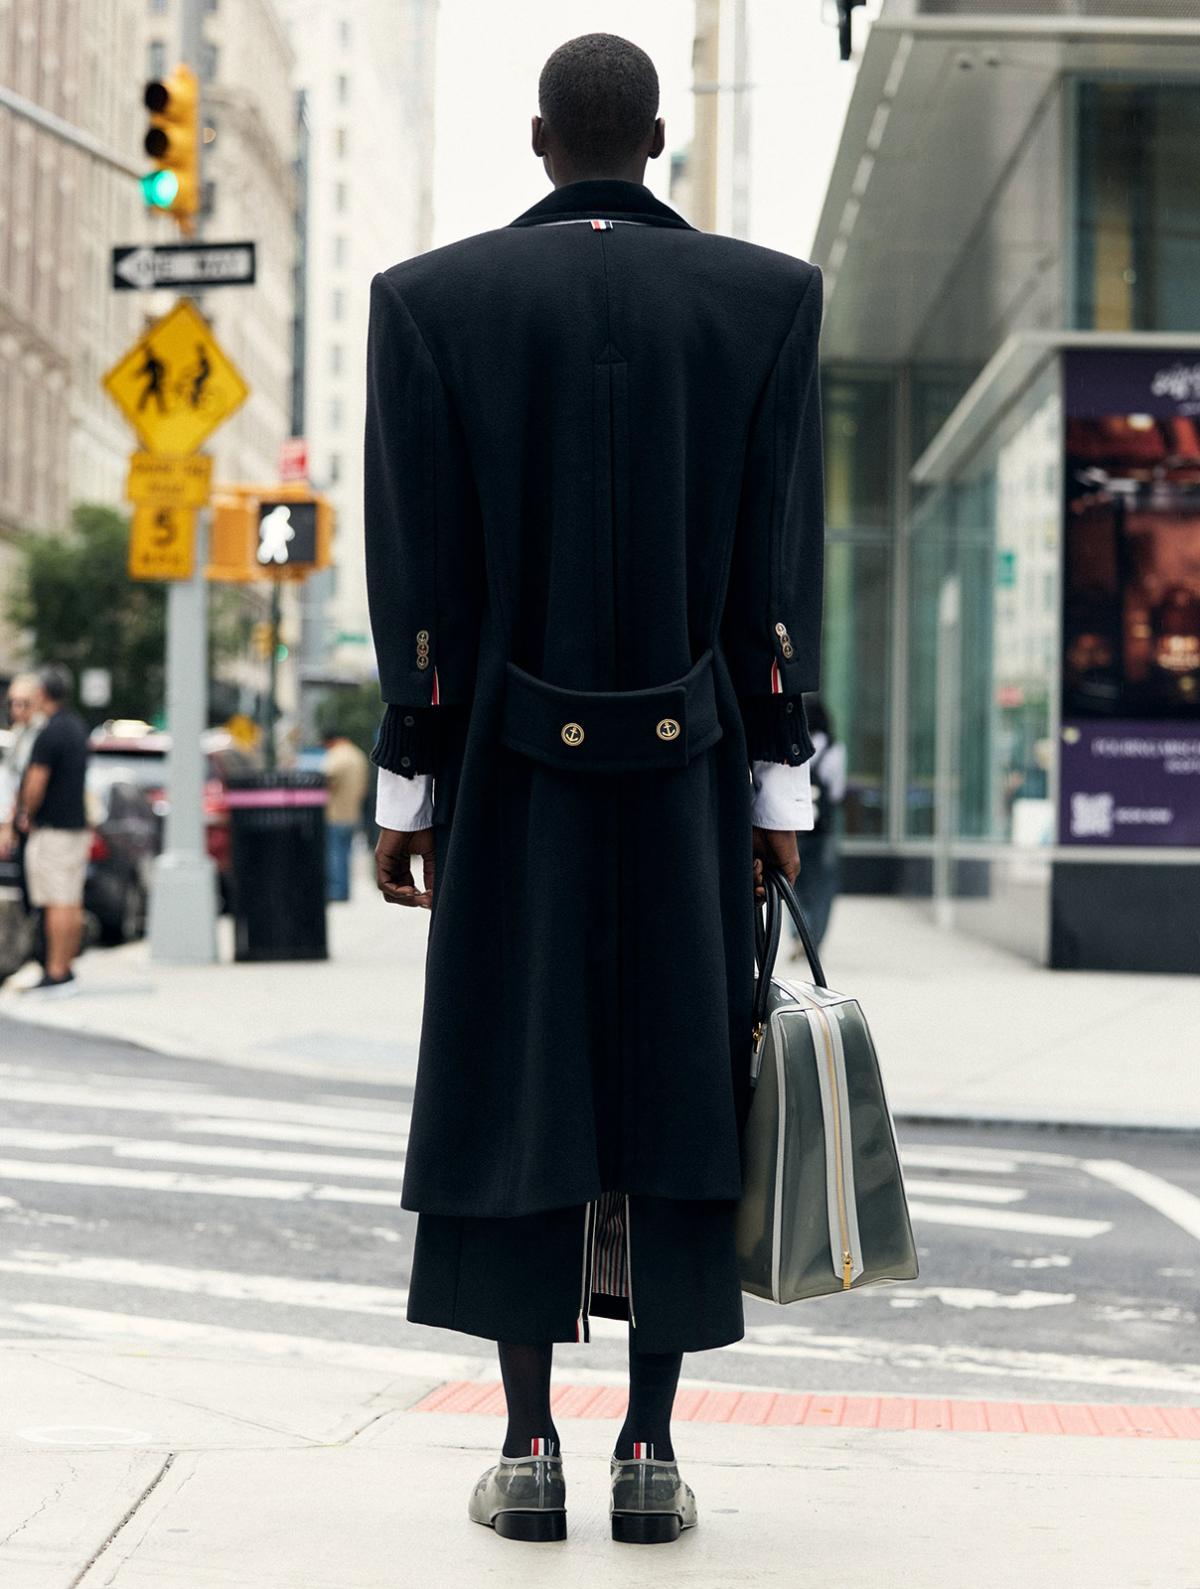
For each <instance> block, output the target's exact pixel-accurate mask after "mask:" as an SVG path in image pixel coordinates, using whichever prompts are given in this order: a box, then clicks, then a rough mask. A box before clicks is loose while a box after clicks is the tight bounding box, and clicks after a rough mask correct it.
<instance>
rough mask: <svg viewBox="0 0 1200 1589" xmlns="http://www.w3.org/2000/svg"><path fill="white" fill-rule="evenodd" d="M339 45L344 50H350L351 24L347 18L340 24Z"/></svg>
mask: <svg viewBox="0 0 1200 1589" xmlns="http://www.w3.org/2000/svg"><path fill="white" fill-rule="evenodd" d="M338 43H339V44H340V45H341V47H342V49H344V50H348V49H349V48H350V23H349V22H348V21H347V20H346V18H345V17H343V18H342V20H341V21H340V22H339V23H338Z"/></svg>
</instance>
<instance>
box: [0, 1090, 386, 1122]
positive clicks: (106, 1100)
mask: <svg viewBox="0 0 1200 1589" xmlns="http://www.w3.org/2000/svg"><path fill="white" fill-rule="evenodd" d="M125 1079H127V1078H125ZM160 1085H161V1084H160V1083H158V1082H157V1081H153V1082H151V1089H152V1088H154V1087H157V1086H160ZM0 1098H3V1099H7V1100H8V1101H9V1102H10V1103H54V1104H65V1105H66V1106H67V1107H68V1108H71V1109H132V1110H137V1111H141V1112H143V1113H151V1114H169V1115H178V1114H180V1113H184V1112H186V1113H187V1114H200V1113H203V1114H206V1115H225V1116H230V1115H232V1116H234V1117H236V1118H238V1119H255V1118H259V1119H263V1120H293V1121H300V1122H303V1123H305V1124H307V1125H322V1126H334V1127H337V1128H339V1129H342V1130H360V1131H376V1132H380V1131H390V1132H402V1131H407V1130H408V1126H409V1121H410V1118H411V1111H410V1110H408V1109H397V1108H394V1107H391V1108H379V1109H370V1110H368V1109H342V1108H337V1109H329V1108H326V1107H325V1105H324V1104H304V1103H286V1102H285V1101H284V1100H283V1099H280V1098H247V1097H245V1096H243V1095H240V1094H231V1095H225V1094H223V1093H188V1094H186V1095H183V1096H181V1095H180V1094H179V1093H178V1092H172V1091H169V1090H163V1091H160V1092H155V1091H153V1090H150V1089H146V1088H142V1089H140V1090H134V1089H131V1090H129V1091H127V1092H124V1091H121V1090H120V1089H119V1088H114V1089H113V1091H112V1092H103V1091H96V1092H85V1091H83V1089H82V1088H81V1087H80V1085H79V1084H78V1083H77V1082H52V1081H22V1080H20V1079H16V1078H12V1077H8V1078H2V1077H0Z"/></svg>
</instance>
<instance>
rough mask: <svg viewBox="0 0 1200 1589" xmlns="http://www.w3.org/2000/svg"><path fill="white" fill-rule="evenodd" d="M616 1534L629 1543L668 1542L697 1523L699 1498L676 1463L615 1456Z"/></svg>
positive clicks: (658, 1543)
mask: <svg viewBox="0 0 1200 1589" xmlns="http://www.w3.org/2000/svg"><path fill="white" fill-rule="evenodd" d="M611 1472H612V1504H611V1507H610V1512H611V1515H612V1537H613V1538H614V1539H615V1540H618V1541H620V1542H621V1543H622V1544H626V1545H665V1544H668V1543H669V1542H670V1541H671V1540H673V1539H678V1538H679V1536H680V1534H681V1533H682V1532H683V1530H684V1529H685V1528H695V1526H696V1497H695V1495H693V1493H692V1491H691V1488H690V1487H689V1486H688V1485H686V1484H685V1483H684V1482H683V1480H682V1479H681V1478H680V1477H679V1465H678V1463H675V1462H659V1461H656V1460H654V1459H653V1458H647V1457H641V1458H637V1459H636V1460H632V1461H628V1462H625V1461H622V1460H620V1459H619V1458H617V1457H614V1458H613V1459H612V1468H611Z"/></svg>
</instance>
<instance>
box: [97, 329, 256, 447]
mask: <svg viewBox="0 0 1200 1589" xmlns="http://www.w3.org/2000/svg"><path fill="white" fill-rule="evenodd" d="M101 385H102V386H103V387H104V390H105V391H106V392H107V393H108V395H109V396H110V397H111V398H112V400H113V402H114V403H115V404H116V405H117V407H118V408H119V409H120V410H121V412H122V413H123V414H124V416H125V418H126V419H127V420H128V421H129V423H130V424H131V425H132V426H133V428H134V430H136V431H137V433H138V436H139V437H140V439H141V442H142V445H143V446H144V447H145V448H146V450H147V451H148V452H152V453H175V454H184V453H193V452H195V451H196V449H197V448H198V447H200V446H201V445H202V444H203V442H204V440H205V438H206V437H207V436H208V435H210V434H211V432H212V431H214V430H215V429H216V428H217V426H218V425H220V424H223V423H224V422H225V420H227V419H228V418H229V416H230V415H231V414H232V413H233V411H234V409H236V408H238V407H239V406H240V405H241V404H242V403H244V402H245V400H246V398H247V397H248V396H249V392H250V388H249V387H248V386H247V385H246V383H245V381H244V380H243V379H242V377H241V375H240V373H239V372H238V370H237V369H236V367H235V366H234V365H233V363H232V362H231V361H230V359H229V358H227V357H226V355H225V353H224V352H223V351H222V349H221V346H220V344H219V343H218V342H217V339H216V337H214V336H213V333H212V328H211V326H210V325H209V324H208V321H207V320H205V318H204V316H203V315H202V314H201V313H200V311H199V310H198V309H197V308H196V306H195V304H194V303H192V302H191V300H190V299H188V298H181V299H180V300H179V302H178V303H177V304H176V305H175V307H174V308H173V309H172V310H171V311H170V313H169V314H166V315H164V316H163V317H162V319H161V320H158V321H156V322H155V324H154V325H152V326H151V327H150V329H149V330H148V331H145V332H143V334H142V335H141V336H140V337H139V338H138V340H137V341H136V342H135V343H134V345H133V346H132V347H131V348H130V349H129V351H128V352H127V353H126V354H125V356H124V358H122V359H120V360H119V361H118V362H117V363H116V364H114V365H113V367H112V369H111V370H109V372H108V374H107V375H106V376H104V378H103V380H102V381H101Z"/></svg>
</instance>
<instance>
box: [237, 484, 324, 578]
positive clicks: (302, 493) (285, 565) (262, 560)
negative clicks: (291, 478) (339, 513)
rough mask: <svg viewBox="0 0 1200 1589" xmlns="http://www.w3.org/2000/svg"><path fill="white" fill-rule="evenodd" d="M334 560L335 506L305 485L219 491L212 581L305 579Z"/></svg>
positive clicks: (238, 488)
mask: <svg viewBox="0 0 1200 1589" xmlns="http://www.w3.org/2000/svg"><path fill="white" fill-rule="evenodd" d="M332 556H333V507H332V504H331V503H330V502H329V501H328V499H327V498H326V497H323V496H321V495H320V493H319V492H316V491H314V490H313V489H312V487H311V486H309V485H307V484H306V483H305V482H304V481H299V480H298V481H295V482H289V483H287V484H283V485H263V486H225V487H218V488H217V490H216V491H215V493H214V495H213V520H212V534H211V539H210V551H209V564H208V578H209V579H212V580H218V581H225V582H229V583H232V584H247V583H250V582H252V581H254V580H259V579H273V580H303V579H307V577H308V576H309V574H313V573H316V572H317V570H318V569H322V568H328V567H329V564H330V561H331V559H332Z"/></svg>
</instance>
